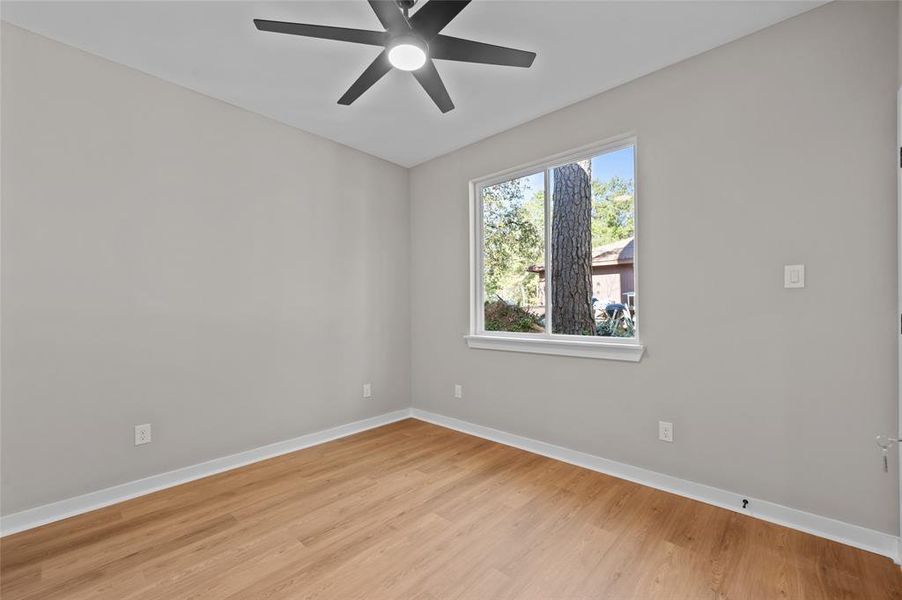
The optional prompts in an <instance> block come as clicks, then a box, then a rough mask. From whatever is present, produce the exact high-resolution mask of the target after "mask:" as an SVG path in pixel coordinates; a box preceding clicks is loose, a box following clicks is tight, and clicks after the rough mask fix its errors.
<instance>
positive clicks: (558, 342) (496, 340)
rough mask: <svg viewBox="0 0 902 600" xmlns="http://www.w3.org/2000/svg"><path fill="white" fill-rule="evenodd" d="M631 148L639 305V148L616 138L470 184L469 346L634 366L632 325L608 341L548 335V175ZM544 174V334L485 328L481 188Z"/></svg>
mask: <svg viewBox="0 0 902 600" xmlns="http://www.w3.org/2000/svg"><path fill="white" fill-rule="evenodd" d="M628 147H632V148H633V186H634V187H633V219H634V223H635V234H634V242H633V244H634V245H633V273H634V277H635V280H634V291H635V293H636V296H635V298H636V309H637V312H638V308H639V301H640V299H641V295H640V294H639V237H640V236H639V185H638V181H639V178H638V165H639V145H638V142H637V139H636V136H635V135H633V134H628V135H623V136H618V137H616V138H611V139H607V140H604V141H601V142H596V143H593V144H590V145H587V146H583V147H580V148H577V149H575V150H570V151H567V152H562V153H559V154H555V155H553V156H548V157H545V158H543V159H540V160H536V161H533V162H531V163H528V164H525V165H520V166H518V167H514V168H512V169H507V170H505V171H500V172H498V173H492V174H491V175H486V176H484V177H479V178H477V179H473V180H471V181H470V332H469V334H468V335H466V336H464V337H465V339H466V341H467V345H468V346H469V347H470V348H478V349H482V350H503V351H509V352H529V353H533V354H552V355H558V356H576V357H581V358H600V359H608V360H622V361H629V362H639V360H641V359H642V354H643V353H644V352H645V346H643V345H642V343H641V341H640V337H639V336H640V332H639V328H638V326H637V328H636V335H635V337H631V338H614V337H602V336H581V335H563V334H552V333H549V332H550V331H551V311H550V310H547V307H550V304H551V297H552V291H551V286H552V281H551V279H552V278H551V276H550V273H551V269H550V265H551V244H550V243H549V240H551V225H552V215H551V189H550V186H551V181H550V179H551V178H550V177H549V173H550V172H551V170H552V169H554V168H556V167H560V166H562V165H566V164H569V163H572V162H576V161H578V160H585V159H587V158H594V157H596V156H598V155H600V154H606V153H609V152H615V151H617V150H623V149H624V148H628ZM540 172H544V173H545V199H546V200H545V264H546V265H547V266H548V268H547V269H546V272H547V273H548V275H547V276H546V277H545V306H546V312H545V319H546V324H547V325H546V330H545V332H543V333H518V332H506V331H486V330H485V310H484V298H483V292H484V286H483V206H482V190H483V189H484V188H486V187H490V186H492V185H496V184H498V183H503V182H505V181H510V180H511V179H517V178H519V177H525V176H527V175H535V174H536V173H540Z"/></svg>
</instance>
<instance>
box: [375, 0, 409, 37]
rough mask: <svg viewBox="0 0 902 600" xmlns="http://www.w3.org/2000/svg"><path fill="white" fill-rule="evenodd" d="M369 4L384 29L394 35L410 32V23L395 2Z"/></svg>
mask: <svg viewBox="0 0 902 600" xmlns="http://www.w3.org/2000/svg"><path fill="white" fill-rule="evenodd" d="M369 3H370V7H371V8H372V9H373V12H374V13H376V17H377V18H378V19H379V22H380V23H382V26H383V27H385V28H386V29H390V30H391V31H393V32H394V33H399V32H404V31H410V23H408V22H407V19H405V18H404V14H403V13H402V12H401V9H400V8H398V4H397V3H396V2H395V0H369Z"/></svg>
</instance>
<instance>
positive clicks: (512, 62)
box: [429, 34, 536, 67]
mask: <svg viewBox="0 0 902 600" xmlns="http://www.w3.org/2000/svg"><path fill="white" fill-rule="evenodd" d="M429 56H431V57H432V58H438V59H441V60H458V61H461V62H471V63H482V64H486V65H504V66H507V67H529V66H532V61H533V60H535V58H536V53H535V52H527V51H526V50H517V49H516V48H505V47H504V46H494V45H492V44H484V43H482V42H474V41H472V40H465V39H462V38H456V37H450V36H447V35H441V34H439V35H437V36H435V37H434V38H433V39H432V41H431V42H429Z"/></svg>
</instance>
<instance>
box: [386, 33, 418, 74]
mask: <svg viewBox="0 0 902 600" xmlns="http://www.w3.org/2000/svg"><path fill="white" fill-rule="evenodd" d="M388 62H390V63H391V64H392V66H393V67H395V68H396V69H401V70H402V71H416V70H417V69H419V68H420V67H422V66H423V65H425V64H426V47H425V45H424V44H423V43H422V42H420V41H419V40H417V39H415V38H403V39H399V40H398V41H397V43H395V45H394V46H392V48H391V50H389V51H388Z"/></svg>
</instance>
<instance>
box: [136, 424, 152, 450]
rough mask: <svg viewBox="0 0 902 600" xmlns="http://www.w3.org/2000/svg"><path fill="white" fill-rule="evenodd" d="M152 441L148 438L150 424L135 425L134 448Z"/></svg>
mask: <svg viewBox="0 0 902 600" xmlns="http://www.w3.org/2000/svg"><path fill="white" fill-rule="evenodd" d="M151 441H152V438H151V436H150V423H145V424H144V425H135V446H143V445H144V444H149V443H150V442H151Z"/></svg>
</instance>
